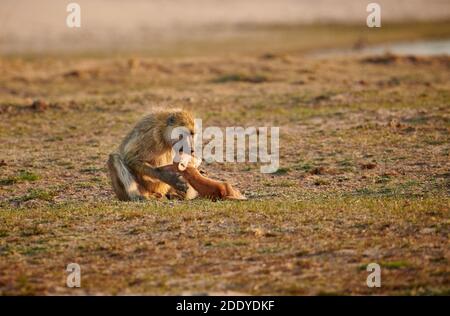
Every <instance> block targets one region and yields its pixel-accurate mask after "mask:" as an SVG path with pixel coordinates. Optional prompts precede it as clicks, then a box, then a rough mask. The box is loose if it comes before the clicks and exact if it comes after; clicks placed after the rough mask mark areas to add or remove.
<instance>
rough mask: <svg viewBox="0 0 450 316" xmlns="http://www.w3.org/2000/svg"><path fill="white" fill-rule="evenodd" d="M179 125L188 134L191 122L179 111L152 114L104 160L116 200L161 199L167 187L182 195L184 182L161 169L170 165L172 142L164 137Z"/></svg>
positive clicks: (176, 175)
mask: <svg viewBox="0 0 450 316" xmlns="http://www.w3.org/2000/svg"><path fill="white" fill-rule="evenodd" d="M179 126H183V127H186V128H187V129H188V130H189V131H191V133H193V131H194V120H193V117H192V115H191V114H190V113H188V112H186V111H182V110H166V111H158V112H153V113H151V114H149V115H147V116H145V117H144V118H143V119H142V120H140V121H139V122H138V123H137V124H136V126H135V127H134V128H133V129H132V130H131V131H130V132H129V133H128V135H127V136H126V137H125V138H124V140H123V141H122V143H121V144H120V146H119V148H118V150H117V151H116V152H114V153H112V154H111V155H110V157H109V160H108V169H109V172H110V177H111V181H112V185H113V189H114V192H115V193H116V195H117V197H118V198H119V199H120V200H125V201H127V200H139V199H149V198H153V197H162V196H165V195H166V194H167V193H168V192H169V190H170V188H171V186H173V187H175V188H176V189H177V191H179V192H181V193H183V192H186V191H187V184H186V183H185V181H184V180H183V179H182V178H181V177H180V176H179V175H178V174H177V173H174V172H171V171H170V170H163V169H161V168H158V167H161V166H164V165H168V164H172V162H173V154H172V143H171V142H170V140H169V139H168V137H169V136H168V135H170V132H171V130H172V129H173V128H175V127H179Z"/></svg>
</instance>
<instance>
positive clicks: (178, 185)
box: [154, 167, 188, 193]
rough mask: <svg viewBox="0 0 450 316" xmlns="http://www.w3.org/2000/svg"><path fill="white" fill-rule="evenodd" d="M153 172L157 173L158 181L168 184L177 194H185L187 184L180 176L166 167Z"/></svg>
mask: <svg viewBox="0 0 450 316" xmlns="http://www.w3.org/2000/svg"><path fill="white" fill-rule="evenodd" d="M154 170H155V171H156V172H157V178H158V179H159V180H161V181H163V182H165V183H167V184H169V185H170V186H172V187H173V188H174V189H175V190H177V191H179V192H182V193H186V192H187V190H188V184H187V182H186V180H185V179H184V178H183V176H182V175H181V174H179V173H178V172H176V171H174V170H173V169H171V168H167V167H159V168H155V169H154Z"/></svg>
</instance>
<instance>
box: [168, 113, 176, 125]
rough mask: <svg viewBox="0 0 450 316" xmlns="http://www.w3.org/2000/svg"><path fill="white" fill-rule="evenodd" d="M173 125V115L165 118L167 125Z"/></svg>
mask: <svg viewBox="0 0 450 316" xmlns="http://www.w3.org/2000/svg"><path fill="white" fill-rule="evenodd" d="M173 124H175V114H170V115H169V117H168V118H167V125H173Z"/></svg>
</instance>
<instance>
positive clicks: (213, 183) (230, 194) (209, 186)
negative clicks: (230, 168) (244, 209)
mask: <svg viewBox="0 0 450 316" xmlns="http://www.w3.org/2000/svg"><path fill="white" fill-rule="evenodd" d="M164 168H165V169H167V170H171V171H173V172H179V173H180V174H181V175H182V176H183V177H184V178H185V179H186V181H187V182H188V183H189V184H190V185H191V186H192V187H193V188H194V189H195V190H196V191H197V192H198V196H199V197H203V198H208V199H212V200H217V199H220V200H246V199H247V198H246V197H245V196H243V195H242V194H241V193H240V192H239V191H238V190H236V189H235V188H233V187H232V186H231V184H229V183H228V182H222V181H217V180H213V179H210V178H207V177H205V176H203V175H202V174H201V173H200V171H198V169H196V168H194V167H192V166H190V165H189V166H187V167H186V169H185V170H183V171H180V170H179V168H178V164H177V163H174V164H172V165H169V166H166V167H164Z"/></svg>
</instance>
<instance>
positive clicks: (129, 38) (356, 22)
mask: <svg viewBox="0 0 450 316" xmlns="http://www.w3.org/2000/svg"><path fill="white" fill-rule="evenodd" d="M70 2H71V1H61V0H39V1H33V0H2V1H1V2H0V53H1V54H11V53H48V52H86V51H89V52H110V51H145V52H149V53H156V54H161V53H167V51H166V50H169V51H171V52H172V53H175V54H179V53H181V54H190V53H195V54H198V53H201V52H207V51H208V50H213V52H224V50H225V52H227V51H232V50H233V46H241V47H240V48H239V49H244V50H249V51H251V50H252V47H246V45H245V42H246V41H245V39H246V36H251V37H252V38H253V39H255V38H257V37H258V36H259V37H261V38H260V42H261V43H257V42H256V43H255V42H254V41H252V43H251V45H253V46H254V45H256V48H258V47H259V49H260V48H261V47H263V46H267V47H271V48H273V49H275V50H276V49H278V48H279V49H296V50H299V49H308V48H309V47H308V45H307V44H306V42H307V41H308V36H307V35H311V33H312V34H313V35H312V36H313V37H317V36H318V37H320V38H323V42H322V43H317V41H315V42H316V43H315V45H314V48H326V47H328V46H331V47H335V46H343V47H349V46H355V45H356V46H361V45H362V44H364V43H365V41H370V38H366V36H364V32H367V31H368V28H367V26H366V18H367V15H368V13H367V12H366V6H367V4H368V3H370V2H372V1H364V0H340V1H334V0H227V1H220V0H130V1H119V0H78V1H74V2H76V3H78V4H79V5H80V6H81V28H72V29H71V28H68V27H67V26H66V17H67V15H68V13H67V12H66V6H67V4H69V3H70ZM377 3H379V4H380V5H381V8H382V12H381V13H382V23H383V27H382V28H381V29H383V31H388V30H389V26H390V25H391V26H392V25H399V24H401V25H405V24H406V25H408V24H412V23H422V24H424V25H426V24H427V23H429V22H430V21H432V22H434V23H436V22H440V21H448V20H449V18H450V1H448V0H397V1H389V0H378V1H377ZM313 25H321V26H322V29H321V30H317V29H315V30H312V29H311V28H312V26H313ZM335 25H353V26H357V27H358V28H359V29H356V30H355V29H353V33H352V34H351V41H350V39H348V40H346V41H344V42H339V43H333V41H331V42H330V40H331V39H332V36H333V34H334V33H335V32H339V28H337V29H336V28H335V27H333V26H335ZM405 28H406V29H407V27H405ZM440 28H441V30H439V29H440ZM442 28H446V29H447V30H442ZM386 29H387V30H386ZM305 30H306V31H307V32H306V31H305ZM444 31H445V32H448V24H447V23H444V24H443V25H442V27H439V25H437V26H436V25H435V24H434V26H433V32H432V34H429V33H427V34H425V35H424V36H425V37H439V38H442V37H445V36H446V34H441V33H442V32H444ZM302 32H303V33H302ZM305 32H306V33H305ZM355 32H356V33H355ZM414 32H417V29H415V30H414ZM347 33H348V32H347ZM406 33H407V32H403V34H402V35H401V36H400V35H397V36H394V37H395V38H393V39H394V40H401V39H405V40H407V39H409V37H408V35H407V34H406ZM415 37H417V36H415ZM383 40H388V39H386V38H384V39H383ZM352 41H353V42H352ZM375 41H376V40H375ZM281 42H282V43H283V44H282V45H281V44H280V43H281ZM289 42H290V43H289ZM293 42H296V43H293ZM301 42H303V43H301ZM355 42H356V43H355ZM299 43H301V45H300V44H299ZM350 43H351V44H352V45H350ZM233 44H236V45H233ZM280 45H281V46H280ZM299 45H300V46H299ZM248 46H250V45H248ZM235 48H236V47H235Z"/></svg>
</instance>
